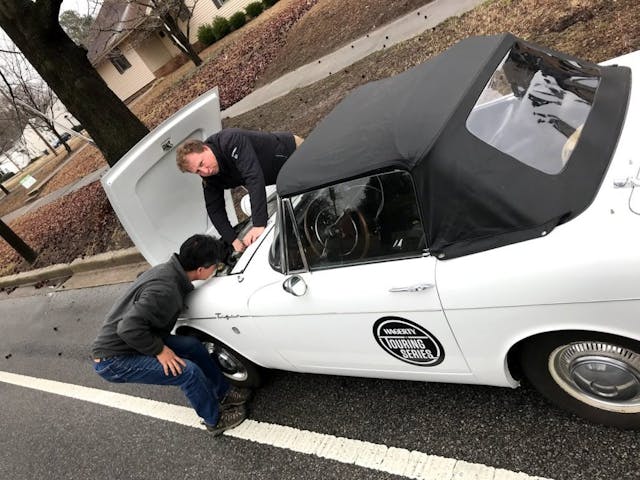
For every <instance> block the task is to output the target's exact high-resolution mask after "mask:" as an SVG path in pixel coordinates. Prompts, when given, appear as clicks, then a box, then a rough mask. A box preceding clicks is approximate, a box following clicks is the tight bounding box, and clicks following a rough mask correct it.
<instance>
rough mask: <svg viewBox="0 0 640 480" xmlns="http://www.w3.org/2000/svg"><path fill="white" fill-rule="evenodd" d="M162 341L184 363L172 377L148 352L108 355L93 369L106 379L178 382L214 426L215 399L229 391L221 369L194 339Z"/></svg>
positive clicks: (115, 380)
mask: <svg viewBox="0 0 640 480" xmlns="http://www.w3.org/2000/svg"><path fill="white" fill-rule="evenodd" d="M162 340H163V341H164V343H165V345H166V346H167V347H169V348H170V349H171V350H173V351H174V352H175V354H176V355H178V356H179V357H180V358H182V359H183V360H184V361H185V362H186V364H187V366H186V367H184V368H183V369H182V373H180V374H179V375H176V376H175V377H174V376H173V375H172V374H171V373H169V375H165V374H164V370H163V369H162V365H161V364H160V362H159V361H158V359H157V358H155V357H151V356H149V355H118V356H115V357H109V358H106V359H104V360H102V361H101V362H100V363H96V364H94V369H95V371H96V373H97V374H98V375H100V376H101V377H102V378H104V379H105V380H107V381H108V382H115V383H146V384H150V385H177V386H179V387H180V388H181V389H182V391H183V392H184V394H185V395H186V397H187V399H188V400H189V403H190V404H191V406H192V407H193V408H194V410H195V411H196V412H197V413H198V415H199V416H200V417H202V419H203V420H204V421H205V422H206V423H207V424H209V425H215V424H216V423H217V421H218V417H219V415H220V413H219V411H218V402H219V400H221V399H222V398H224V396H225V394H226V393H227V391H228V390H229V384H228V383H227V381H226V380H225V379H224V377H223V375H222V373H221V372H220V369H219V368H218V366H217V365H216V364H215V363H214V362H213V360H211V357H210V356H209V353H208V352H207V350H206V349H205V348H204V346H203V345H202V343H200V341H199V340H197V339H196V338H193V337H186V336H180V335H169V336H167V337H164V338H163V339H162Z"/></svg>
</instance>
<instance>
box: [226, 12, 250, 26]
mask: <svg viewBox="0 0 640 480" xmlns="http://www.w3.org/2000/svg"><path fill="white" fill-rule="evenodd" d="M229 23H230V24H231V28H233V29H234V30H238V29H239V28H242V26H243V25H244V24H245V23H247V17H246V16H245V14H244V12H236V13H234V14H233V15H231V16H230V17H229Z"/></svg>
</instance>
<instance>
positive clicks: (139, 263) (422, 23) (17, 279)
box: [0, 0, 484, 288]
mask: <svg viewBox="0 0 640 480" xmlns="http://www.w3.org/2000/svg"><path fill="white" fill-rule="evenodd" d="M483 2H484V0H435V1H433V2H431V3H428V4H427V5H424V6H423V7H421V8H418V9H416V10H414V11H413V12H410V13H408V14H406V15H404V16H402V17H400V18H398V19H396V20H395V21H393V22H391V23H388V24H387V25H384V26H382V27H381V28H379V29H377V30H375V31H373V32H371V33H369V34H367V35H365V36H363V37H360V38H358V39H357V40H354V41H353V42H350V43H349V44H348V45H345V46H344V47H342V48H340V49H338V50H336V51H335V52H333V53H331V54H329V55H326V56H324V57H322V58H320V59H318V60H316V61H314V62H312V63H309V64H307V65H304V66H302V67H300V68H298V69H297V70H294V71H293V72H290V73H288V74H286V75H283V76H282V77H280V78H279V79H277V80H274V81H273V82H272V83H270V84H268V85H265V86H263V87H261V88H259V89H257V90H255V91H253V92H252V93H250V94H249V95H247V96H246V97H244V98H243V99H242V100H240V101H239V102H237V103H235V104H234V105H232V106H231V107H229V108H227V109H226V110H223V111H222V117H223V118H229V117H235V116H237V115H240V114H242V113H245V112H248V111H250V110H252V109H254V108H257V107H259V106H261V105H264V104H265V103H268V102H270V101H272V100H274V99H276V98H278V97H281V96H283V95H286V94H287V93H288V92H290V91H292V90H294V89H296V88H300V87H304V86H306V85H310V84H312V83H314V82H317V81H318V80H322V79H323V78H325V77H327V76H329V75H330V74H332V73H335V72H338V71H340V70H342V69H343V68H345V67H348V66H349V65H352V64H353V63H355V62H357V61H358V60H361V59H362V58H364V57H366V56H368V55H370V54H372V53H374V52H376V51H379V50H382V49H384V48H388V47H391V46H392V45H395V44H397V43H400V42H403V41H405V40H408V39H409V38H412V37H414V36H416V35H419V34H420V33H422V32H424V31H425V30H427V29H430V28H433V27H435V26H436V25H438V24H439V23H441V22H442V21H444V20H446V19H447V18H449V17H452V16H457V15H461V14H463V13H465V12H467V11H469V10H472V9H473V8H475V7H476V6H477V5H479V4H481V3H483ZM106 170H107V168H106V167H105V168H103V169H100V170H97V171H95V172H93V173H91V174H89V175H87V176H86V177H84V178H83V179H82V180H79V181H78V182H76V183H74V184H72V185H68V186H66V187H63V188H61V189H60V190H57V191H55V192H52V193H50V194H49V195H46V196H45V197H43V198H40V199H38V200H36V201H34V202H32V203H30V204H29V205H25V206H24V207H21V208H19V209H18V210H15V211H13V212H11V213H9V214H7V215H5V216H4V217H2V221H4V222H5V223H7V222H10V221H12V220H14V219H15V218H18V217H19V216H21V215H24V214H25V213H26V212H28V211H30V210H32V209H35V208H38V207H40V206H42V205H46V204H47V203H50V202H52V201H54V200H57V199H58V198H60V197H62V196H64V195H66V194H67V193H70V192H73V191H75V190H77V189H79V188H82V187H84V186H85V185H88V184H90V183H93V182H95V181H96V180H99V179H100V177H101V176H102V175H103V174H104V172H105V171H106ZM109 255H111V256H109ZM105 259H106V260H105ZM76 262H80V263H76ZM74 264H75V265H74ZM127 264H129V265H132V268H131V269H130V270H132V271H137V270H138V269H139V268H142V267H148V264H146V262H144V259H143V258H142V256H141V255H140V254H139V253H137V250H136V249H135V248H134V249H127V250H124V251H121V252H107V253H106V254H100V255H97V256H95V257H90V258H87V259H83V260H76V261H74V262H72V263H71V264H64V265H53V266H51V267H47V268H44V269H40V270H34V271H30V272H24V273H20V274H17V275H11V276H8V277H0V288H2V287H4V288H12V287H16V286H22V285H32V284H34V283H37V282H43V281H54V280H58V281H62V280H63V279H64V278H69V277H72V276H74V275H77V274H78V273H79V272H80V271H82V272H93V273H92V274H91V275H89V274H87V273H84V274H83V275H84V277H93V278H95V279H97V278H100V275H98V274H97V273H96V272H99V271H101V270H104V269H108V268H109V267H116V268H118V269H123V267H122V266H123V265H127ZM78 265H81V267H80V268H81V270H77V267H78ZM72 266H73V267H72ZM143 269H144V268H143ZM123 270H127V269H123ZM130 275H131V272H129V273H128V274H125V275H124V280H122V281H130V280H131V278H129V277H130ZM105 276H107V277H108V272H105V273H103V274H102V277H105ZM116 276H117V275H116ZM133 278H135V276H134V277H133ZM95 281H96V280H91V281H89V280H87V281H86V282H84V281H78V282H71V281H68V282H66V283H67V284H68V286H69V288H80V287H79V286H74V285H80V286H89V284H91V283H93V282H95ZM93 284H94V285H98V284H97V283H93ZM64 285H65V284H62V285H61V288H66V287H65V286H64Z"/></svg>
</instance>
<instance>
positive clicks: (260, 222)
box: [176, 128, 302, 252]
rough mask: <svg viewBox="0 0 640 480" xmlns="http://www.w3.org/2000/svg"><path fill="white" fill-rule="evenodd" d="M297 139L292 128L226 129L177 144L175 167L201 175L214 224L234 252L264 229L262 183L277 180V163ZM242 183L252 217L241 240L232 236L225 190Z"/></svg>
mask: <svg viewBox="0 0 640 480" xmlns="http://www.w3.org/2000/svg"><path fill="white" fill-rule="evenodd" d="M301 143H302V138H300V137H298V136H296V135H293V134H291V133H286V132H274V133H268V132H257V131H251V130H241V129H239V128H227V129H223V130H221V131H220V132H218V133H216V134H214V135H211V136H210V137H209V138H207V139H206V140H205V141H204V142H201V141H200V140H195V139H190V140H187V141H186V142H184V143H183V144H182V145H180V146H179V147H178V150H177V152H176V162H177V164H178V168H179V169H180V170H181V171H182V172H189V173H195V174H197V175H200V176H201V177H202V186H203V188H204V198H205V204H206V207H207V212H208V214H209V217H210V218H211V221H212V223H213V226H214V227H216V230H217V231H218V233H220V235H221V236H222V239H223V240H224V241H225V242H227V243H228V244H230V245H233V248H234V250H235V251H236V252H241V251H243V250H244V249H245V248H246V247H248V246H249V245H251V244H252V243H253V242H254V241H255V240H256V239H257V238H258V237H259V236H260V235H261V234H262V232H264V229H265V227H266V226H267V220H268V219H267V200H266V193H265V186H266V185H273V184H275V183H276V178H277V177H278V172H279V171H280V168H281V167H282V165H283V164H284V162H286V160H287V159H288V158H289V156H290V155H291V154H292V153H293V152H294V151H295V149H296V147H297V146H299V145H300V144H301ZM240 185H244V186H246V187H247V190H248V191H249V198H250V199H251V221H252V222H253V228H252V229H251V230H250V231H249V232H248V233H247V235H245V237H244V238H243V239H239V238H236V233H235V231H234V230H233V228H232V227H231V224H230V223H229V218H228V217H227V212H226V210H225V202H224V190H225V189H227V188H234V187H238V186H240Z"/></svg>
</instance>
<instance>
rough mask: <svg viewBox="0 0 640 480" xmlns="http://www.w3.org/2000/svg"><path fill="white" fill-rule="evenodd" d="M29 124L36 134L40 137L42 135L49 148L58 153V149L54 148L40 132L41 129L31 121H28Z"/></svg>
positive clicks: (53, 152) (41, 137) (41, 138)
mask: <svg viewBox="0 0 640 480" xmlns="http://www.w3.org/2000/svg"><path fill="white" fill-rule="evenodd" d="M27 125H29V126H30V127H31V130H33V131H34V132H36V135H38V137H40V140H42V141H43V142H44V144H45V145H46V146H47V148H48V149H49V151H50V152H51V153H52V154H53V155H55V154H56V149H55V148H53V145H51V144H50V143H49V142H48V141H47V139H46V138H44V135H42V134H41V133H40V131H39V130H38V129H37V128H36V127H35V126H34V125H33V124H32V123H31V122H30V121H27Z"/></svg>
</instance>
